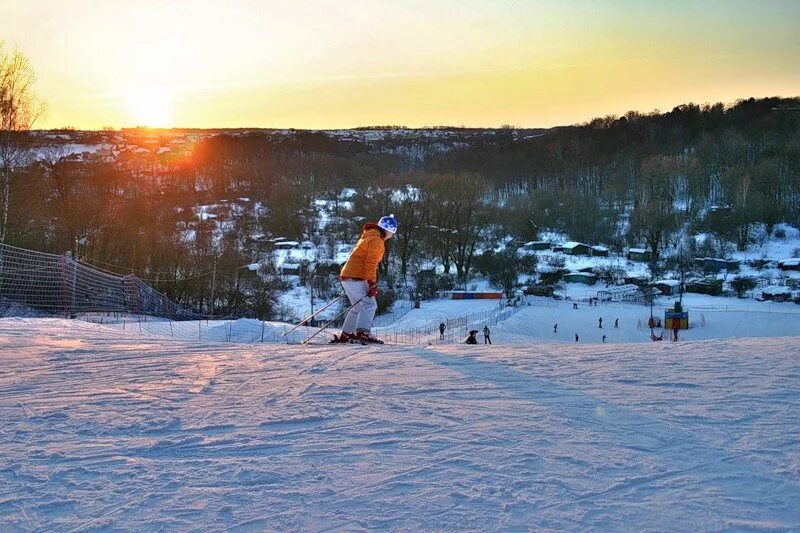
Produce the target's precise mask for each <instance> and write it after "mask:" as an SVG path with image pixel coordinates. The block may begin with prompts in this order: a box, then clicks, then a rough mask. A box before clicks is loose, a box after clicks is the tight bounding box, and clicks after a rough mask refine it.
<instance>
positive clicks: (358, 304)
mask: <svg viewBox="0 0 800 533" xmlns="http://www.w3.org/2000/svg"><path fill="white" fill-rule="evenodd" d="M396 232H397V220H395V218H394V215H389V216H385V217H381V219H380V220H379V221H378V223H377V224H375V223H372V222H368V223H366V224H364V231H363V232H362V233H361V238H359V239H358V242H357V243H356V246H355V248H353V251H352V252H350V257H349V258H348V259H347V262H346V263H345V264H344V266H343V267H342V270H341V272H340V273H339V280H340V281H341V282H342V287H344V292H345V294H347V298H348V299H349V300H350V305H351V307H350V310H349V311H348V312H347V317H346V318H345V320H344V324H342V333H341V335H339V337H336V336H335V335H334V342H350V341H351V340H354V341H358V342H361V343H367V342H374V343H377V344H383V342H382V341H380V340H378V339H376V338H375V337H372V336H371V335H370V334H369V333H370V329H372V321H373V319H374V318H375V311H377V309H378V302H377V301H376V300H375V296H377V295H378V263H380V262H381V260H382V259H383V254H384V252H385V251H386V241H387V240H389V239H391V238H392V236H394V234H395V233H396Z"/></svg>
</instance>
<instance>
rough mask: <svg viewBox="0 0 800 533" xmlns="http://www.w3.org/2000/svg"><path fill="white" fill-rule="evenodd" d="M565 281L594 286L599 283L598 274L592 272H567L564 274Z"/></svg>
mask: <svg viewBox="0 0 800 533" xmlns="http://www.w3.org/2000/svg"><path fill="white" fill-rule="evenodd" d="M564 281H566V282H569V283H584V284H586V285H594V284H595V283H596V282H597V274H593V273H591V272H567V273H566V274H564Z"/></svg>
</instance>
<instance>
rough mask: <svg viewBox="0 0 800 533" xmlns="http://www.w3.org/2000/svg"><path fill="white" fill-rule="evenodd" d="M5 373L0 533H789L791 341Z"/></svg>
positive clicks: (217, 352) (254, 357) (273, 351)
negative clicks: (128, 532) (333, 531)
mask: <svg viewBox="0 0 800 533" xmlns="http://www.w3.org/2000/svg"><path fill="white" fill-rule="evenodd" d="M0 354H2V355H0V359H2V365H0V417H2V419H3V421H4V423H3V424H2V425H1V426H0V450H2V453H1V454H0V529H2V530H9V529H11V530H15V529H59V530H69V529H72V528H75V529H81V530H85V529H91V528H101V527H107V528H131V529H139V530H143V529H148V530H153V529H157V528H181V529H187V528H189V527H192V526H194V527H196V528H200V529H214V530H220V529H227V528H230V529H234V530H237V531H248V530H263V529H278V530H285V529H306V530H322V529H326V528H348V529H353V528H390V527H391V528H400V529H447V530H453V529H480V530H490V529H520V528H529V527H532V528H537V529H543V528H553V529H562V528H572V529H575V528H581V529H586V528H594V529H601V528H602V529H609V528H611V529H660V530H663V529H676V528H680V529H720V528H730V527H734V528H745V527H757V528H775V529H778V530H782V529H796V528H800V510H799V509H798V507H797V505H796V503H797V501H798V500H799V499H800V446H799V445H798V441H797V428H798V427H800V392H798V391H800V348H798V338H797V337H793V338H792V337H786V338H780V339H778V338H762V339H732V340H723V341H715V342H705V341H701V342H687V343H679V344H677V345H676V344H670V343H653V344H613V345H610V344H609V345H597V344H578V345H566V344H545V345H535V346H532V345H530V344H524V343H520V344H517V345H513V346H505V347H501V346H493V347H489V348H488V349H484V347H483V346H477V347H467V346H464V345H451V346H441V347H436V348H434V349H431V350H424V349H412V348H398V347H392V346H384V347H351V346H343V347H342V346H336V347H331V346H311V347H305V348H302V347H298V346H283V345H275V344H272V345H268V344H267V345H256V346H252V345H250V346H246V345H238V346H237V345H230V344H224V345H223V344H213V343H207V344H201V343H191V342H171V343H169V344H165V343H163V342H162V341H155V340H143V339H142V338H141V337H136V336H132V335H128V334H126V333H125V332H120V331H114V330H110V329H107V328H105V327H102V326H96V325H92V324H86V323H80V322H74V321H71V322H66V321H62V320H31V319H4V320H0Z"/></svg>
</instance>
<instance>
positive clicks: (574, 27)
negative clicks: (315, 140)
mask: <svg viewBox="0 0 800 533" xmlns="http://www.w3.org/2000/svg"><path fill="white" fill-rule="evenodd" d="M798 27H800V1H793V0H758V1H749V0H748V1H744V0H707V1H702V0H695V1H685V0H671V1H668V0H657V1H648V0H638V1H633V0H630V1H629V0H574V1H568V0H561V1H550V0H517V1H514V0H488V1H484V0H457V1H456V0H425V1H422V0H391V1H384V0H335V1H323V0H307V1H305V0H294V1H286V0H282V1H272V0H225V1H222V0H169V1H168V0H137V1H133V0H124V1H123V0H0V40H2V41H5V44H6V49H8V48H13V47H17V48H18V49H19V50H20V51H22V52H23V53H24V54H25V55H26V56H27V57H28V58H29V59H30V61H31V63H32V65H33V68H34V69H35V71H36V73H37V78H38V80H37V85H36V89H37V93H38V94H39V96H40V97H41V98H42V99H43V100H45V101H46V103H47V106H48V111H47V114H46V115H45V116H44V118H42V119H40V121H39V122H38V123H37V127H41V128H55V127H65V126H69V127H75V128H80V129H96V128H102V127H114V128H119V127H127V126H136V125H143V126H170V127H275V128H288V127H294V128H347V127H355V126H366V125H389V124H391V125H405V126H410V127H424V126H435V125H465V126H500V125H503V124H511V125H514V126H518V127H549V126H555V125H562V124H573V123H580V122H585V121H587V120H590V119H591V118H593V117H597V116H605V115H609V114H617V115H619V114H623V113H625V112H626V111H628V110H631V109H634V110H639V111H652V110H654V109H660V110H662V111H665V110H669V109H672V108H673V107H674V106H676V105H679V104H681V103H687V102H696V103H706V102H709V103H713V102H718V101H721V102H726V103H730V102H734V101H735V100H737V99H739V98H746V97H750V96H755V97H760V96H776V95H777V96H798V95H800V32H798V31H797V28H798Z"/></svg>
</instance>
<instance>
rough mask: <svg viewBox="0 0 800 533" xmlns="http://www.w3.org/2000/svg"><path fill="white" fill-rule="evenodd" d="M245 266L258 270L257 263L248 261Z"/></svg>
mask: <svg viewBox="0 0 800 533" xmlns="http://www.w3.org/2000/svg"><path fill="white" fill-rule="evenodd" d="M247 268H248V270H253V271H256V270H258V263H250V264H249V265H247Z"/></svg>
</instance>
